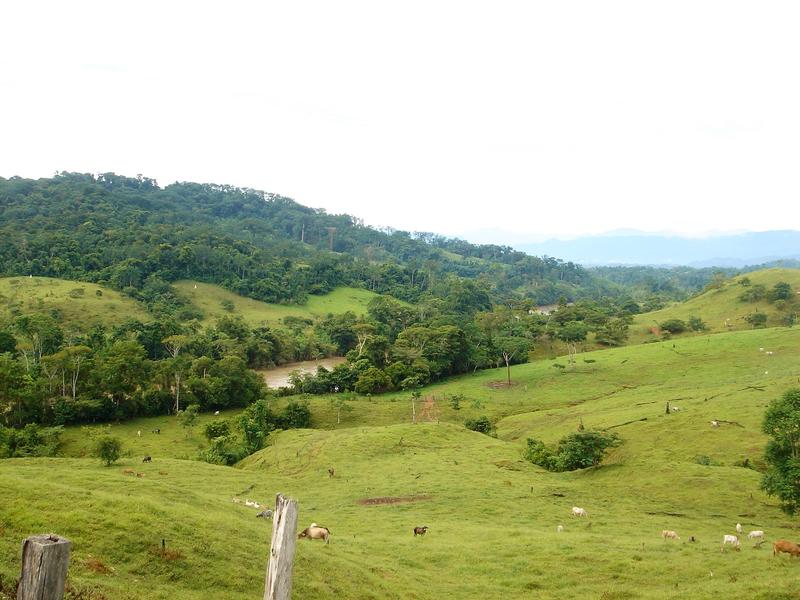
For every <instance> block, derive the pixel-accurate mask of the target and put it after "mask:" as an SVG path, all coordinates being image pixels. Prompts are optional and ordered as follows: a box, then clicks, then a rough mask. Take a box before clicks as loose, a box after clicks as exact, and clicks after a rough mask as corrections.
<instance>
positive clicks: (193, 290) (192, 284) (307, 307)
mask: <svg viewBox="0 0 800 600" xmlns="http://www.w3.org/2000/svg"><path fill="white" fill-rule="evenodd" d="M174 287H175V288H176V289H177V290H178V292H179V293H180V294H181V295H182V296H183V297H184V298H186V299H187V300H188V301H189V302H191V303H192V304H193V305H194V306H196V307H197V308H199V309H200V310H201V311H202V312H203V314H204V319H203V322H205V323H213V322H214V321H215V320H216V319H217V318H219V317H221V316H223V315H234V316H236V315H239V316H241V317H242V318H243V319H244V320H245V321H247V322H248V323H249V324H250V325H257V324H259V323H262V322H264V321H278V320H280V319H283V318H285V317H309V318H310V317H316V316H324V315H327V314H328V313H343V312H347V311H351V312H354V313H355V314H357V315H361V314H364V313H366V312H367V304H368V303H369V301H370V300H372V299H373V298H374V297H376V296H377V295H378V294H375V293H373V292H370V291H368V290H364V289H359V288H350V287H342V288H337V289H335V290H333V291H332V292H330V293H328V294H324V295H321V296H309V297H308V302H307V303H306V304H302V305H300V304H268V303H266V302H260V301H258V300H253V299H252V298H246V297H244V296H239V295H238V294H234V293H233V292H229V291H228V290H226V289H224V288H221V287H220V286H218V285H212V284H208V283H200V282H197V281H178V282H176V283H175V284H174ZM228 302H229V303H231V304H232V305H233V310H232V311H229V310H226V309H225V308H223V303H228Z"/></svg>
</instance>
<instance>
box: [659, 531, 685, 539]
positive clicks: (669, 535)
mask: <svg viewBox="0 0 800 600" xmlns="http://www.w3.org/2000/svg"><path fill="white" fill-rule="evenodd" d="M661 537H662V538H664V539H665V540H666V539H670V540H679V539H681V538H680V536H678V534H677V533H675V532H674V531H672V530H670V529H663V530H662V531H661Z"/></svg>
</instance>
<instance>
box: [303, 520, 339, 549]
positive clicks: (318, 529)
mask: <svg viewBox="0 0 800 600" xmlns="http://www.w3.org/2000/svg"><path fill="white" fill-rule="evenodd" d="M330 535H331V530H330V529H328V528H327V527H323V526H322V525H317V524H316V523H312V524H311V525H309V526H308V527H306V528H305V529H303V531H301V532H300V533H299V534H298V536H297V538H298V539H299V538H308V539H310V540H325V543H326V544H328V543H330V539H329V538H330Z"/></svg>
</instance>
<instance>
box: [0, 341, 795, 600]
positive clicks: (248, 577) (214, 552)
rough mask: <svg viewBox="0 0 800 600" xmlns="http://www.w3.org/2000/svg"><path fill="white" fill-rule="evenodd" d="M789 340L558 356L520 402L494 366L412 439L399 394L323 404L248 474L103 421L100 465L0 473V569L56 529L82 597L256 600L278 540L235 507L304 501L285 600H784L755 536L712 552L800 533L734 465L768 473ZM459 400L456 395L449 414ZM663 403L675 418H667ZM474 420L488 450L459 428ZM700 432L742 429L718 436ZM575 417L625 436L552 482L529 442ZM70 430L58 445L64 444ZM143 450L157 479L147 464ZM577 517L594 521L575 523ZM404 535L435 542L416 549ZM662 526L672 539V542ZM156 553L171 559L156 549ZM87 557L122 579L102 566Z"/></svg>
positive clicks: (3, 467)
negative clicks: (115, 438)
mask: <svg viewBox="0 0 800 600" xmlns="http://www.w3.org/2000/svg"><path fill="white" fill-rule="evenodd" d="M799 342H800V330H798V329H794V328H774V329H766V330H751V331H739V332H729V333H722V334H719V335H706V336H696V337H691V338H686V339H681V340H678V341H670V342H665V343H656V344H646V345H639V346H629V347H624V348H618V349H614V350H605V351H602V352H593V353H589V354H583V355H579V356H578V363H577V364H576V365H575V366H574V367H566V368H564V369H561V368H556V367H554V366H553V365H554V364H556V363H557V362H558V363H562V364H563V363H565V362H566V361H564V360H563V359H560V360H558V361H539V362H535V363H531V364H527V365H520V366H516V367H513V369H512V376H513V379H514V384H515V385H513V386H512V387H510V388H509V387H505V386H502V385H499V383H498V382H499V381H502V380H503V376H504V372H503V371H502V370H499V371H486V372H482V373H478V374H475V375H472V376H466V377H460V378H456V379H453V380H450V381H448V382H445V383H442V384H439V385H437V386H432V387H430V388H426V389H425V390H424V393H423V395H424V396H431V395H436V398H437V406H438V409H439V411H440V415H439V417H440V418H439V422H438V423H437V422H435V421H433V422H422V423H419V424H417V425H412V424H411V423H410V422H409V421H410V412H411V411H410V402H409V395H408V394H407V393H405V394H393V395H387V396H380V397H374V398H363V399H360V400H356V401H354V402H353V403H352V405H353V410H352V411H350V412H346V413H343V422H342V424H341V425H340V426H339V427H338V428H336V425H335V423H336V418H335V413H334V408H333V407H332V406H331V404H330V402H329V401H328V399H327V398H324V397H315V398H312V399H310V404H311V407H312V411H313V415H314V423H313V424H314V426H315V427H319V428H321V429H314V430H294V431H287V432H282V433H279V434H277V435H275V436H273V438H272V440H271V443H270V445H269V446H268V447H267V448H266V449H264V450H262V451H260V452H258V453H256V454H255V455H253V456H251V457H249V458H248V459H246V460H245V461H243V462H242V463H241V464H240V465H238V468H223V467H215V466H210V465H205V464H201V463H197V462H193V461H186V460H178V459H176V458H174V457H175V456H180V455H186V454H187V453H189V452H190V451H191V450H193V449H194V448H196V446H197V443H198V442H197V441H196V440H195V441H194V442H193V441H191V440H189V441H187V442H186V443H185V444H184V445H183V446H181V445H179V444H178V443H177V442H178V441H179V440H180V438H181V437H183V438H184V439H186V434H185V433H184V432H182V431H181V430H180V427H179V426H178V425H177V423H176V422H175V420H174V419H172V418H169V417H163V418H160V419H141V420H138V421H134V422H131V423H127V424H123V425H120V426H113V427H112V431H114V430H116V432H117V433H119V434H120V435H121V437H123V438H124V439H125V441H126V445H127V446H128V447H129V448H131V449H132V451H133V456H132V457H130V458H126V459H124V460H122V461H121V462H120V463H118V464H117V465H114V466H113V467H110V468H105V467H102V466H100V465H99V464H98V462H97V461H96V460H93V459H76V458H65V459H15V460H7V461H0V479H2V481H3V483H4V485H3V486H0V506H3V507H4V510H3V512H2V513H0V529H2V531H3V534H2V536H0V574H2V575H4V576H5V577H6V578H10V577H13V576H14V575H15V573H14V571H15V569H16V567H17V565H18V558H17V557H16V553H17V552H18V548H19V542H20V540H21V539H22V538H23V537H24V536H25V535H27V534H29V533H32V532H40V531H57V532H59V533H61V534H62V535H66V536H67V537H71V538H72V539H73V540H74V541H75V544H76V546H75V555H74V560H73V567H72V568H71V571H70V573H71V577H72V578H73V581H74V582H75V583H76V584H78V585H81V586H88V587H89V588H92V589H95V590H98V591H101V592H103V593H105V594H107V595H108V597H113V598H134V597H135V598H206V597H211V596H213V597H219V598H233V599H237V598H242V599H244V598H256V597H260V594H261V593H262V592H261V589H262V587H263V577H264V568H265V564H266V555H267V551H268V545H269V531H270V524H269V523H263V522H261V520H260V519H259V520H256V519H255V517H254V511H252V510H250V511H248V510H247V509H246V508H244V507H243V506H241V505H237V504H234V503H232V502H231V497H232V496H234V495H241V496H242V497H250V498H256V499H258V500H259V501H261V502H267V503H271V502H272V500H271V499H272V498H273V497H274V494H275V493H276V492H284V493H288V494H290V495H292V496H294V497H296V498H297V499H298V500H299V502H300V524H301V526H305V525H307V524H308V523H309V522H311V521H315V522H317V523H321V524H324V525H327V526H329V527H330V528H331V531H332V533H333V537H332V541H331V544H330V546H324V545H322V544H321V543H314V542H307V541H304V540H301V541H300V542H301V543H299V545H298V552H297V559H296V564H295V577H294V587H295V592H294V597H296V598H304V599H305V598H329V597H341V598H526V597H537V598H563V597H564V595H565V594H569V595H570V596H578V597H587V598H679V597H691V598H712V597H713V598H716V597H719V596H721V595H722V596H727V597H735V598H765V599H766V598H770V599H774V598H796V597H797V592H796V585H795V582H796V573H795V568H796V566H795V565H794V564H790V563H789V562H788V559H786V558H785V557H783V558H782V559H781V558H773V557H772V555H771V551H770V550H769V548H768V546H767V545H765V546H764V547H763V548H761V549H756V548H753V547H751V545H750V544H748V543H747V542H745V543H744V544H743V547H742V550H741V552H738V553H737V552H732V551H730V550H727V551H726V552H724V553H723V552H720V542H721V539H722V535H723V534H725V533H732V532H733V528H734V525H735V524H736V523H737V522H741V523H742V524H743V525H744V527H745V528H746V530H749V529H764V530H766V532H767V538H768V539H769V540H775V539H778V538H786V539H794V540H797V539H800V531H798V527H797V522H796V520H795V519H792V518H789V517H786V516H784V515H783V514H782V513H781V512H780V511H779V510H778V508H777V502H776V501H775V500H774V499H770V498H767V497H766V496H764V494H762V493H761V492H760V490H759V487H758V484H759V479H760V475H759V473H758V472H756V471H754V470H751V469H748V468H742V467H739V466H736V464H735V463H740V462H741V461H742V460H743V459H745V458H748V459H750V461H751V462H754V463H756V464H757V463H758V461H759V459H760V456H761V454H762V453H763V446H764V443H765V437H764V436H763V434H761V433H760V421H761V416H762V414H763V410H764V407H765V406H766V404H767V403H768V402H769V401H770V400H771V399H773V398H775V397H777V396H779V395H780V394H781V393H782V392H783V391H785V390H786V389H788V388H789V387H792V386H796V385H797V382H798V377H800V365H798V363H797V361H796V359H795V357H794V351H795V349H796V348H797V345H798V343H799ZM760 348H765V350H770V351H772V352H773V355H770V356H768V355H767V354H766V352H762V351H760V350H759V349H760ZM452 394H463V396H464V397H463V399H462V400H461V401H460V406H461V408H460V410H455V409H454V408H453V407H452V406H451V405H450V403H449V401H448V400H447V399H446V398H450V397H451V396H452ZM667 401H670V402H671V403H672V404H673V405H677V406H678V407H680V409H681V410H680V412H678V413H675V414H671V415H665V411H664V405H665V403H666V402H667ZM417 408H418V414H419V412H420V407H419V406H418V407H417ZM481 414H487V415H489V416H491V417H492V418H493V419H494V420H495V421H496V423H497V432H498V437H497V438H492V437H488V436H484V435H481V434H478V433H474V432H470V431H468V430H466V429H465V428H464V427H463V426H462V425H461V423H462V422H463V420H464V419H465V418H468V417H474V416H477V415H481ZM712 418H715V419H721V420H724V421H731V422H736V423H737V424H738V425H737V424H730V423H725V424H723V425H722V426H721V427H720V428H718V429H713V428H711V427H710V426H709V420H710V419H712ZM581 419H582V420H583V422H584V424H585V425H586V426H587V427H600V428H606V427H613V431H616V432H618V433H619V434H620V436H621V437H622V438H623V439H624V442H625V443H624V445H623V446H621V447H620V448H617V449H615V450H614V451H613V452H612V454H611V455H610V456H609V457H608V459H607V460H606V463H605V465H604V466H603V467H601V468H599V469H587V470H583V471H578V472H573V473H561V474H556V473H546V472H544V471H543V470H541V469H539V468H538V467H535V466H533V465H530V464H528V463H526V462H524V461H523V460H522V458H521V453H522V450H523V447H524V444H525V439H526V438H527V437H529V436H533V437H537V438H540V439H543V440H545V441H547V442H551V441H555V440H556V439H558V438H559V437H561V436H562V435H564V434H566V433H568V432H570V431H574V430H575V428H576V426H577V424H578V422H579V421H580V420H581ZM152 424H160V425H161V426H162V433H161V435H160V436H156V435H155V434H151V433H150V432H149V431H150V429H152V426H151V425H152ZM123 428H124V429H123ZM138 429H141V430H143V437H142V438H141V440H140V439H139V438H138V437H136V436H135V431H136V430H138ZM123 432H124V435H123ZM82 435H85V433H83V432H81V431H80V430H79V429H72V430H70V431H69V432H68V434H67V438H68V444H67V449H70V448H72V449H73V450H75V449H76V448H78V445H75V441H76V440H75V439H74V438H75V437H79V436H82ZM197 437H199V436H197ZM131 438H135V439H131ZM139 440H140V443H142V444H147V446H146V447H145V446H142V447H141V448H139V447H137V446H135V444H136V443H139ZM145 451H147V452H148V453H150V454H152V456H153V457H154V458H153V461H154V462H153V463H152V464H147V465H142V464H141V463H140V462H139V460H140V459H139V458H138V455H139V454H140V453H143V452H145ZM328 467H334V468H335V469H336V476H335V477H334V478H332V479H329V478H328V476H327V473H326V471H327V468H328ZM124 468H132V469H135V470H136V471H139V472H142V473H144V477H141V478H137V477H132V476H128V475H125V474H123V473H122V470H123V469H124ZM43 481H47V482H48V483H47V493H42V482H43ZM375 499H380V500H375ZM575 505H577V506H581V507H584V508H585V509H586V510H587V511H588V512H589V515H590V517H589V518H588V519H585V520H579V519H574V518H571V517H570V516H569V513H570V508H571V507H572V506H575ZM558 524H563V525H564V526H565V531H564V532H563V533H557V532H556V526H557V525H558ZM416 525H428V526H429V527H430V528H431V529H430V531H429V533H428V535H427V536H425V537H424V538H414V537H413V536H412V534H411V528H412V527H413V526H416ZM662 529H674V530H676V531H677V532H678V533H679V535H680V536H681V538H682V539H681V540H680V541H675V542H673V541H664V540H662V539H661V538H660V535H659V534H660V531H661V530H662ZM692 535H693V536H695V537H696V539H697V541H696V542H694V543H692V542H689V541H688V538H689V536H692ZM162 538H166V539H167V543H168V547H171V548H174V549H177V550H180V551H181V552H182V553H183V558H179V559H177V560H172V561H164V560H163V559H162V558H161V557H160V556H157V555H155V554H153V553H151V551H150V549H151V548H152V547H153V546H155V545H157V544H158V543H159V542H160V540H161V539H162ZM90 556H91V557H92V558H93V559H97V560H100V561H101V562H102V563H103V564H104V565H106V566H108V567H109V568H113V569H114V570H113V571H110V572H108V573H106V574H101V573H96V572H94V571H92V567H91V565H92V562H91V559H90V558H89V557H90ZM95 568H96V567H95Z"/></svg>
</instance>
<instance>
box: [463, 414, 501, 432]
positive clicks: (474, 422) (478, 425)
mask: <svg viewBox="0 0 800 600" xmlns="http://www.w3.org/2000/svg"><path fill="white" fill-rule="evenodd" d="M464 426H465V427H466V428H467V429H470V430H472V431H477V432H478V433H485V434H486V435H491V434H492V431H494V425H492V422H491V420H490V419H489V417H487V416H486V415H484V416H482V417H478V418H477V419H468V420H467V421H466V422H465V423H464Z"/></svg>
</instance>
